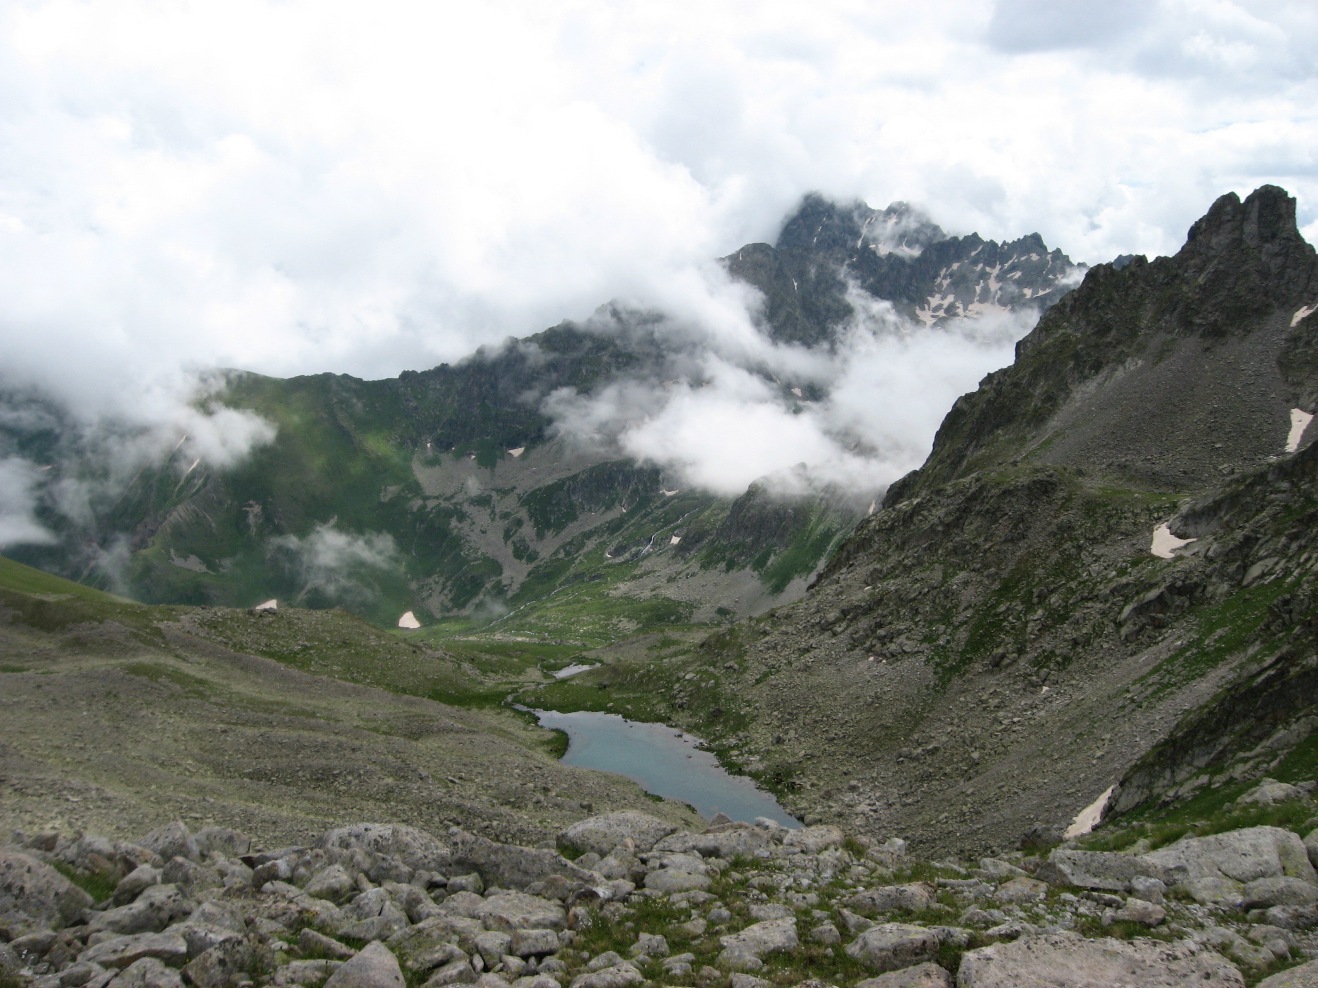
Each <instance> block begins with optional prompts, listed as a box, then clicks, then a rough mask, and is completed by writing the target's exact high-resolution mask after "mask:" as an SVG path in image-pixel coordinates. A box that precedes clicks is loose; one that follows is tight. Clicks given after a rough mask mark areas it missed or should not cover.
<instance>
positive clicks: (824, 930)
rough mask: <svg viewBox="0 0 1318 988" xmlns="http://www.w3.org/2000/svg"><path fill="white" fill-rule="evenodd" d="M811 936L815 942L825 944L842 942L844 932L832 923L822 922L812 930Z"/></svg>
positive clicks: (830, 944)
mask: <svg viewBox="0 0 1318 988" xmlns="http://www.w3.org/2000/svg"><path fill="white" fill-rule="evenodd" d="M809 936H810V939H811V940H813V941H814V942H815V943H822V944H824V945H825V946H832V945H833V944H835V943H841V942H842V934H841V933H839V932H838V928H837V927H836V926H834V925H833V924H832V923H820V924H819V925H818V926H816V927H813V928H812V929H811V930H810V934H809Z"/></svg>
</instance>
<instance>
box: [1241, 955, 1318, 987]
mask: <svg viewBox="0 0 1318 988" xmlns="http://www.w3.org/2000/svg"><path fill="white" fill-rule="evenodd" d="M1256 988H1318V961H1309V963H1307V964H1301V965H1299V966H1298V967H1292V968H1290V969H1289V970H1286V971H1281V972H1280V973H1278V974H1274V975H1273V976H1272V977H1270V978H1264V979H1263V980H1262V981H1260V982H1259V983H1258V985H1257V986H1256Z"/></svg>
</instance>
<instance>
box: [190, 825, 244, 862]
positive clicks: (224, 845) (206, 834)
mask: <svg viewBox="0 0 1318 988" xmlns="http://www.w3.org/2000/svg"><path fill="white" fill-rule="evenodd" d="M192 836H193V839H194V840H195V841H196V842H197V850H198V851H200V852H201V856H202V858H203V859H204V858H206V857H209V856H210V855H213V854H220V855H224V856H225V857H229V858H236V857H238V856H239V855H242V854H246V853H247V852H248V851H250V850H251V848H252V839H251V838H250V837H248V836H247V835H246V834H244V833H240V832H239V831H237V830H232V829H230V828H229V827H203V828H202V829H201V830H198V831H197V832H196V833H195V834H193V835H192Z"/></svg>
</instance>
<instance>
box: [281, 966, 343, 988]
mask: <svg viewBox="0 0 1318 988" xmlns="http://www.w3.org/2000/svg"><path fill="white" fill-rule="evenodd" d="M342 966H343V962H342V961H331V960H311V961H293V962H291V963H289V964H285V965H284V966H283V967H281V968H279V969H278V970H277V971H275V976H274V980H273V981H271V984H273V985H276V986H279V988H292V986H293V985H302V986H306V988H312V986H314V985H321V984H324V983H325V979H326V978H328V977H329V976H330V975H332V974H333V973H334V972H335V971H337V970H338V969H339V968H341V967H342Z"/></svg>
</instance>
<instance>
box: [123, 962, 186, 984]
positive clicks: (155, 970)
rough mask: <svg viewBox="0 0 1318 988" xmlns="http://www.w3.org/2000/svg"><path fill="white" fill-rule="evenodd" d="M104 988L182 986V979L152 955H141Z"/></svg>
mask: <svg viewBox="0 0 1318 988" xmlns="http://www.w3.org/2000/svg"><path fill="white" fill-rule="evenodd" d="M106 988H183V979H182V978H181V977H179V973H178V972H177V971H175V970H173V969H172V968H168V967H166V966H165V965H164V964H162V963H160V961H158V960H156V959H155V958H154V957H143V958H142V959H141V960H139V961H135V962H133V963H132V964H130V965H128V967H126V968H124V970H122V971H120V972H119V973H118V974H117V975H115V977H114V978H113V979H112V980H111V981H110V983H109V984H108V985H107V986H106Z"/></svg>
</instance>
